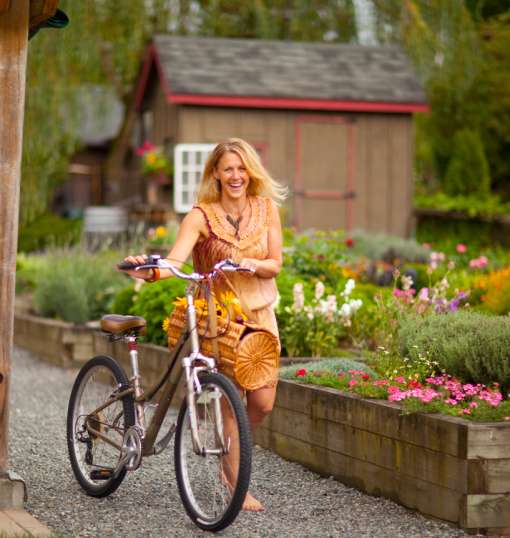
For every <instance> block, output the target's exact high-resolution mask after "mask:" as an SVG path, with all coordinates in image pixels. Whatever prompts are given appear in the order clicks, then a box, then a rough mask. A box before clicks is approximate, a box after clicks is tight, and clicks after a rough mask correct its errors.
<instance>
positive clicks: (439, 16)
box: [20, 0, 510, 226]
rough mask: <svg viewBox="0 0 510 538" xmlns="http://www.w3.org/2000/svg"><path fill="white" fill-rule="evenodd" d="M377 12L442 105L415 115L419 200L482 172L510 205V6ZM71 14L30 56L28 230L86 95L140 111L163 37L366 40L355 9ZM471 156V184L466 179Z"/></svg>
mask: <svg viewBox="0 0 510 538" xmlns="http://www.w3.org/2000/svg"><path fill="white" fill-rule="evenodd" d="M373 5H374V6H375V13H374V15H375V23H376V31H377V37H378V39H379V42H380V43H381V44H383V45H384V44H388V43H390V44H393V43H397V44H400V45H401V46H403V47H404V48H405V50H406V51H407V53H408V54H409V56H410V58H411V59H412V61H413V63H414V66H415V68H416V70H417V72H418V74H419V77H420V79H421V80H422V82H423V84H424V86H425V88H426V93H427V97H428V101H429V103H430V107H431V108H430V113H427V114H418V115H417V116H416V125H417V130H416V131H417V134H416V175H417V179H418V191H420V190H421V192H424V193H425V194H431V193H434V192H437V191H438V190H439V191H441V190H443V191H445V192H448V194H450V195H453V198H454V200H455V199H456V197H457V196H459V195H465V194H466V193H470V192H472V191H473V189H472V188H471V187H472V185H473V184H477V180H476V175H477V174H478V175H480V178H479V181H480V185H482V186H483V187H482V188H481V189H480V192H477V193H476V195H477V196H478V198H480V196H479V195H480V194H481V196H482V197H488V196H489V195H490V194H491V191H490V189H489V185H492V193H493V194H494V193H495V194H496V195H498V196H501V197H502V199H503V200H504V201H506V200H510V160H509V159H508V158H507V157H506V156H507V155H508V153H509V151H510V92H508V88H509V87H510V69H508V66H509V65H510V2H509V0H497V1H496V0H464V1H462V0H406V1H401V0H374V1H373ZM60 8H61V9H63V10H64V11H65V12H66V13H67V14H68V16H69V18H70V25H69V26H68V27H67V28H65V29H62V30H58V31H57V30H49V29H48V30H42V31H40V32H39V33H38V35H37V36H36V37H35V38H34V39H33V40H32V41H31V42H30V47H29V55H28V72H27V93H26V113H25V132H24V153H23V165H22V191H21V210H20V223H21V225H22V226H23V225H26V224H27V223H29V222H31V221H33V220H34V219H35V218H36V217H38V216H40V215H41V214H43V213H44V212H45V211H46V210H47V206H48V201H49V200H50V199H51V194H52V192H53V189H54V187H55V186H56V185H57V184H58V183H59V182H60V181H62V180H63V179H64V178H65V177H66V171H67V167H68V162H69V158H70V156H71V155H72V154H73V152H75V151H76V149H77V147H78V146H79V143H80V142H79V139H78V134H77V132H78V129H77V127H78V125H79V123H80V110H81V107H80V91H82V90H83V87H84V86H86V85H88V84H94V85H98V84H99V85H104V86H105V87H108V88H113V90H114V91H115V93H116V95H117V96H118V97H119V98H120V99H121V100H122V101H123V102H124V103H125V104H127V103H129V102H130V97H131V92H132V88H133V81H134V79H135V78H136V75H137V73H138V70H139V67H140V61H141V58H142V51H143V48H144V46H145V44H146V43H147V41H148V40H149V39H150V37H151V36H152V35H153V34H154V33H157V32H170V33H174V34H180V35H205V36H221V37H236V38H242V37H250V38H264V39H283V40H296V41H334V42H339V41H340V42H356V41H357V40H358V35H357V30H356V24H355V20H356V19H355V8H354V2H353V0H317V1H315V2H308V1H304V0H254V1H253V2H241V1H240V0H195V1H193V2H192V1H191V0H174V1H171V2H170V1H168V0H152V1H150V2H147V1H146V0H129V2H126V1H123V0H109V1H105V0H90V1H87V2H75V1H72V0H61V2H60ZM462 132H464V133H466V132H469V133H470V134H469V135H467V136H466V135H461V134H459V133H462ZM473 140H475V142H473ZM473 144H474V145H476V151H474V152H473V151H472V150H471V148H472V147H473ZM466 155H469V157H470V158H469V162H470V163H471V164H470V165H469V166H468V167H467V169H468V170H469V171H470V172H471V174H470V177H468V176H465V174H464V171H465V170H466V163H467V161H465V156H466ZM464 161H465V162H464ZM459 163H460V164H459ZM473 163H474V164H473ZM487 163H488V165H487ZM463 166H464V168H463ZM474 170H479V172H477V173H476V174H475V173H473V172H474ZM468 175H469V174H468ZM452 178H453V179H452ZM464 182H466V183H467V184H468V185H470V186H471V187H469V188H466V187H465V186H464Z"/></svg>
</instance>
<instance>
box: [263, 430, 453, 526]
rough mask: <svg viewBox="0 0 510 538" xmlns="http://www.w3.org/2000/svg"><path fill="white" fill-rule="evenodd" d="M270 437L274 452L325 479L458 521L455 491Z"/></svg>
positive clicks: (285, 439)
mask: <svg viewBox="0 0 510 538" xmlns="http://www.w3.org/2000/svg"><path fill="white" fill-rule="evenodd" d="M269 435H270V448H271V450H273V451H274V452H276V453H277V454H279V455H280V456H282V457H283V458H285V459H288V460H290V461H295V462H298V463H301V464H302V465H304V466H305V467H307V468H309V469H311V470H313V471H315V472H317V473H319V474H322V475H324V476H333V477H334V478H336V479H337V480H339V481H341V482H343V483H344V484H347V485H348V486H352V487H355V488H357V489H360V490H362V491H365V492H367V493H369V494H371V495H377V496H384V497H386V498H389V499H392V500H394V501H397V502H399V503H400V504H403V505H404V506H407V507H408V508H412V509H414V510H419V511H420V512H421V513H423V514H427V515H431V516H433V517H438V518H441V519H444V520H447V521H452V522H458V521H459V518H460V506H461V501H462V495H461V494H459V493H457V492H455V491H452V490H450V489H447V488H443V487H440V486H436V485H434V484H430V483H428V482H424V481H422V480H419V479H413V480H409V478H406V477H403V476H402V475H400V474H399V473H396V474H395V473H393V472H391V471H389V470H388V469H384V468H382V467H378V466H377V465H374V464H372V463H369V462H365V461H361V460H358V459H355V458H350V457H348V456H345V455H343V454H338V453H336V452H331V451H328V450H325V449H323V448H320V447H312V448H310V445H309V444H308V443H303V442H302V441H299V440H297V439H292V438H290V437H287V436H285V435H281V434H278V433H276V432H271V433H270V434H269ZM325 470H326V471H325Z"/></svg>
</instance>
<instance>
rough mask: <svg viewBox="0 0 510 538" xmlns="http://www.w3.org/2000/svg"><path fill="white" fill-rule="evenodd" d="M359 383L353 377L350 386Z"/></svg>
mask: <svg viewBox="0 0 510 538" xmlns="http://www.w3.org/2000/svg"><path fill="white" fill-rule="evenodd" d="M357 384H358V382H357V381H356V380H355V379H351V380H350V381H349V387H354V386H356V385H357Z"/></svg>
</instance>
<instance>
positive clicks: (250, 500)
mask: <svg viewBox="0 0 510 538" xmlns="http://www.w3.org/2000/svg"><path fill="white" fill-rule="evenodd" d="M243 510H249V511H250V512H263V511H264V507H263V506H262V505H261V504H260V502H259V501H257V499H255V497H253V495H251V493H247V494H246V497H245V499H244V503H243Z"/></svg>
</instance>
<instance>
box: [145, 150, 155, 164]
mask: <svg viewBox="0 0 510 538" xmlns="http://www.w3.org/2000/svg"><path fill="white" fill-rule="evenodd" d="M156 159H157V156H156V154H155V153H153V152H151V151H148V152H147V153H146V154H145V162H146V163H147V164H154V163H155V162H156Z"/></svg>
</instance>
